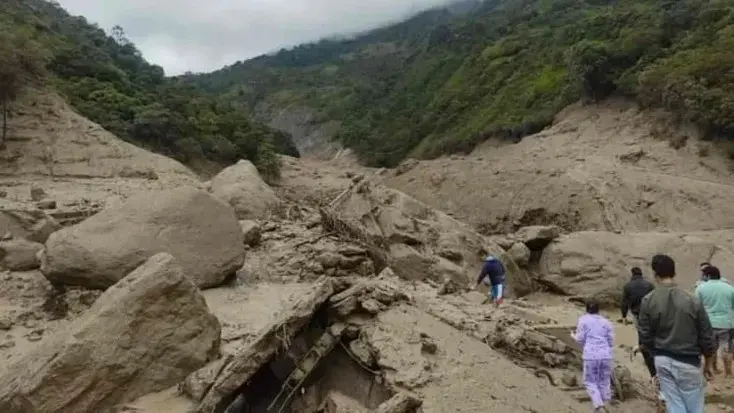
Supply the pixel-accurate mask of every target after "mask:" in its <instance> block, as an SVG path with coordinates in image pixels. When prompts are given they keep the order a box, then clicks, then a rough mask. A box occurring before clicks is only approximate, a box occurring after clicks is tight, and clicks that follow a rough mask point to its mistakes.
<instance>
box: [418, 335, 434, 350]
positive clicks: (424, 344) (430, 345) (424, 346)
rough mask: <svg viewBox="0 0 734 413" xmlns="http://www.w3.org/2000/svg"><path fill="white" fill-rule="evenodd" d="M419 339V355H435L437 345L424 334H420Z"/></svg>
mask: <svg viewBox="0 0 734 413" xmlns="http://www.w3.org/2000/svg"><path fill="white" fill-rule="evenodd" d="M420 338H421V353H425V354H436V352H437V351H438V344H436V342H435V341H434V340H433V339H432V338H431V337H430V336H429V335H428V334H426V333H420Z"/></svg>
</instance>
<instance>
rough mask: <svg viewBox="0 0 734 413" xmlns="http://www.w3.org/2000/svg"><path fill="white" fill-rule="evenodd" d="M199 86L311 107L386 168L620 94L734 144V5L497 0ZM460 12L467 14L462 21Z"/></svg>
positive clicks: (227, 73) (238, 68) (521, 129)
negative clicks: (582, 102) (575, 104)
mask: <svg viewBox="0 0 734 413" xmlns="http://www.w3.org/2000/svg"><path fill="white" fill-rule="evenodd" d="M460 5H461V7H458V5H454V6H450V7H447V8H443V9H441V8H439V9H435V10H430V11H426V12H424V13H421V14H419V15H417V16H415V17H413V18H412V19H409V20H407V21H405V22H402V23H399V24H395V25H391V26H388V27H385V28H382V29H378V30H375V31H372V32H369V33H366V34H364V35H361V36H357V37H355V38H353V39H349V40H323V41H321V42H317V43H312V44H305V45H301V46H298V47H295V48H293V49H290V50H281V51H280V52H279V53H276V54H274V55H270V56H261V57H259V58H256V59H252V60H249V61H245V62H239V63H236V64H234V65H232V66H229V67H226V68H223V69H222V70H219V71H216V72H213V73H209V74H203V75H194V76H189V77H188V78H187V80H188V81H189V82H190V83H191V84H195V85H197V86H200V87H203V88H205V89H207V90H208V91H210V92H211V93H235V91H236V94H237V95H238V96H240V97H241V102H242V103H243V104H246V105H248V106H250V107H254V106H255V105H265V106H269V107H273V108H275V109H276V110H277V109H278V108H282V107H286V106H288V105H292V104H299V105H304V106H308V107H310V108H312V109H314V110H315V111H317V113H318V114H319V116H321V117H322V118H324V119H330V120H337V121H340V122H341V128H340V130H339V133H338V134H337V136H336V139H338V140H339V141H341V142H342V143H343V144H345V145H346V146H348V147H351V148H353V149H355V150H356V151H357V153H358V154H359V155H360V156H361V157H362V160H363V161H365V162H367V163H368V164H371V165H376V166H393V165H395V164H397V163H398V162H400V161H401V160H402V159H404V158H405V157H406V156H416V157H435V156H439V155H443V154H447V153H452V152H462V151H470V150H472V149H473V148H474V147H475V146H476V145H477V144H478V143H480V142H482V141H484V140H486V139H489V138H492V137H499V138H506V139H512V140H516V139H520V138H522V137H523V136H525V135H528V134H532V133H535V132H537V131H539V130H541V129H543V128H544V127H546V126H548V125H549V124H550V123H551V122H552V120H553V118H554V116H555V115H556V114H557V113H558V112H559V111H560V110H561V109H562V108H563V107H565V106H567V105H568V104H570V103H573V102H575V101H578V100H580V99H584V100H587V101H595V100H601V99H604V98H606V97H608V96H610V95H622V96H625V97H629V98H632V99H635V100H636V101H637V102H639V103H640V104H641V105H643V106H654V107H662V108H666V109H668V110H669V111H671V112H673V113H674V114H676V115H677V116H678V117H679V118H680V120H685V121H691V122H695V123H697V124H698V125H700V126H701V127H702V128H703V129H704V130H706V131H707V132H708V135H709V136H710V137H718V138H724V139H731V138H732V137H734V2H731V1H727V0H485V1H471V0H469V1H464V2H462V3H460ZM457 9H461V11H457Z"/></svg>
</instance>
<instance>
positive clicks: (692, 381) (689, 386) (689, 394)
mask: <svg viewBox="0 0 734 413" xmlns="http://www.w3.org/2000/svg"><path fill="white" fill-rule="evenodd" d="M655 369H656V370H657V373H658V374H657V375H658V380H659V381H660V392H661V393H662V395H663V398H664V399H665V404H666V406H667V411H668V413H703V395H704V381H703V373H702V372H701V368H700V367H696V366H693V365H690V364H686V363H681V362H680V361H677V360H673V359H672V358H670V357H666V356H655Z"/></svg>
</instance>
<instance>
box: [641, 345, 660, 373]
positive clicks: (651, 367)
mask: <svg viewBox="0 0 734 413" xmlns="http://www.w3.org/2000/svg"><path fill="white" fill-rule="evenodd" d="M640 352H641V353H642V358H644V359H645V366H646V367H647V371H649V372H650V377H655V375H656V374H657V372H656V371H655V357H653V355H652V353H650V352H649V351H647V350H642V349H641V350H640Z"/></svg>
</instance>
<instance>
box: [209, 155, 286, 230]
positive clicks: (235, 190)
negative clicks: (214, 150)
mask: <svg viewBox="0 0 734 413" xmlns="http://www.w3.org/2000/svg"><path fill="white" fill-rule="evenodd" d="M211 192H212V194H214V196H216V197H217V198H219V199H221V200H223V201H224V202H227V203H228V204H230V205H231V206H232V208H234V209H235V211H236V212H237V217H238V218H239V219H258V218H265V217H267V216H268V215H269V214H270V213H271V211H272V209H273V207H274V206H276V205H279V204H280V200H279V199H278V197H277V196H276V195H275V191H273V188H271V187H270V186H269V185H268V184H267V183H265V181H263V180H262V178H261V177H260V174H259V173H258V172H257V168H255V165H253V164H252V162H250V161H245V160H240V161H239V162H237V163H236V164H234V165H232V166H229V167H227V168H225V169H224V170H222V172H220V173H219V174H217V176H215V177H214V178H213V179H212V180H211Z"/></svg>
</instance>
